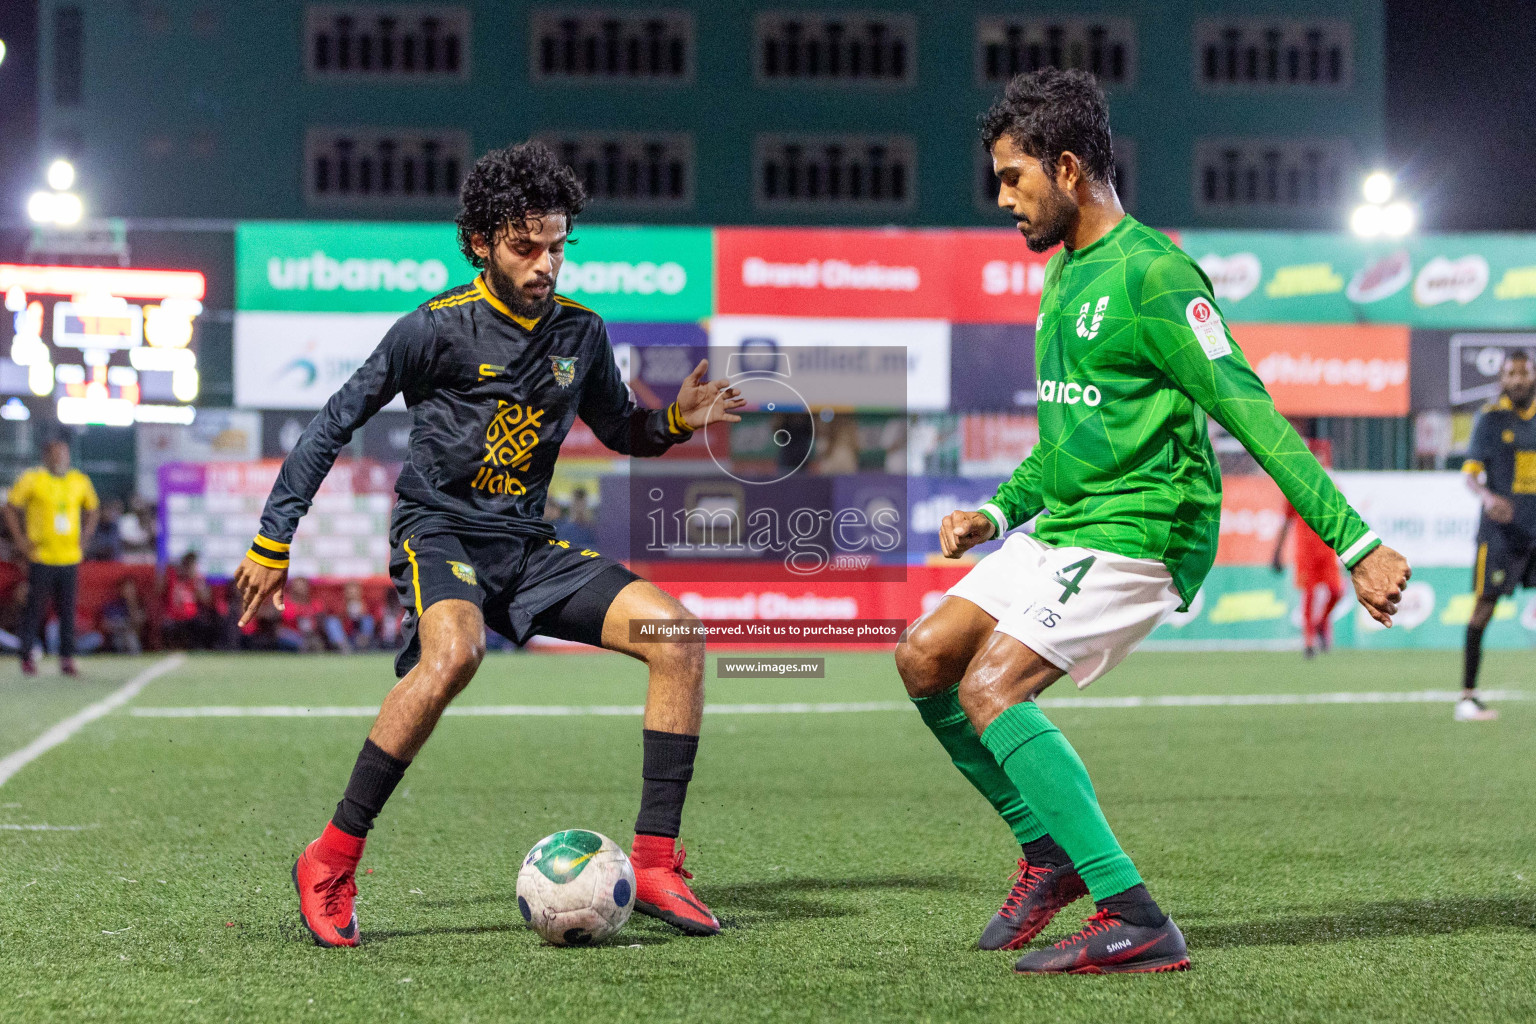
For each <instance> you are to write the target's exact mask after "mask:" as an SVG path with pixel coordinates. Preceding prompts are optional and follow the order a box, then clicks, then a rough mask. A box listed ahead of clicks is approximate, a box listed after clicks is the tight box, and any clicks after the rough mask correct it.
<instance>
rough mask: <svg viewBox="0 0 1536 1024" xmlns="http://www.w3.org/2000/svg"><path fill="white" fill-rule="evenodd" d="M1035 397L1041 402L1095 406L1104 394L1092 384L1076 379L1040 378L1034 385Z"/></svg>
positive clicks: (1102, 398)
mask: <svg viewBox="0 0 1536 1024" xmlns="http://www.w3.org/2000/svg"><path fill="white" fill-rule="evenodd" d="M1035 398H1036V400H1037V401H1039V402H1040V403H1042V404H1054V405H1078V404H1079V403H1081V404H1082V405H1090V406H1097V405H1098V404H1099V403H1100V402H1102V401H1103V400H1104V395H1103V393H1102V392H1101V391H1099V389H1098V388H1096V387H1094V386H1093V385H1092V384H1079V383H1077V381H1059V380H1042V381H1041V382H1040V383H1039V384H1037V385H1036V386H1035Z"/></svg>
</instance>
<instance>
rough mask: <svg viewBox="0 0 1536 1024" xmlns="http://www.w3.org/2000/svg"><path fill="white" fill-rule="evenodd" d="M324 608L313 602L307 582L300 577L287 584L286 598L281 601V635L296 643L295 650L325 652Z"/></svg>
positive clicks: (312, 595)
mask: <svg viewBox="0 0 1536 1024" xmlns="http://www.w3.org/2000/svg"><path fill="white" fill-rule="evenodd" d="M326 615H327V612H326V610H325V606H324V605H322V604H321V603H320V602H319V601H317V600H315V596H314V594H313V593H312V592H311V591H310V589H309V580H306V579H304V578H303V577H302V576H301V577H300V578H298V579H296V580H290V581H289V582H288V596H287V597H286V598H285V599H284V600H283V633H284V634H285V639H287V640H288V641H289V643H290V644H291V643H293V642H294V641H297V643H298V646H297V648H296V650H300V651H323V650H325V632H324V630H325V617H326Z"/></svg>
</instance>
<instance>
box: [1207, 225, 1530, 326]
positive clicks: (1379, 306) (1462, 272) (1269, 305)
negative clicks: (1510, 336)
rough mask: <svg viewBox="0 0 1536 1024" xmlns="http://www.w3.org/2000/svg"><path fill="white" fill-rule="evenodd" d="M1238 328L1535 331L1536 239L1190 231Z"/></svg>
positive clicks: (1223, 307)
mask: <svg viewBox="0 0 1536 1024" xmlns="http://www.w3.org/2000/svg"><path fill="white" fill-rule="evenodd" d="M1181 243H1182V245H1183V248H1184V250H1185V251H1186V252H1188V253H1189V254H1190V256H1192V257H1194V258H1195V260H1197V261H1198V262H1199V263H1200V266H1201V267H1202V268H1204V270H1205V272H1206V273H1207V274H1208V275H1210V277H1211V280H1212V283H1213V284H1214V285H1215V291H1216V299H1217V302H1218V303H1219V304H1220V305H1221V310H1222V313H1223V314H1225V315H1226V317H1227V319H1228V320H1230V321H1236V322H1244V321H1257V322H1263V323H1392V324H1407V325H1409V326H1411V327H1448V328H1478V327H1529V326H1530V325H1531V324H1533V323H1536V237H1533V236H1531V235H1518V234H1423V235H1415V236H1412V237H1410V238H1407V239H1402V240H1396V241H1391V240H1370V241H1367V240H1365V239H1360V238H1356V237H1355V236H1353V235H1350V234H1346V233H1344V232H1287V231H1188V232H1183V233H1182V235H1181Z"/></svg>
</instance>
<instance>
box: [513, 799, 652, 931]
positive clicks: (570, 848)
mask: <svg viewBox="0 0 1536 1024" xmlns="http://www.w3.org/2000/svg"><path fill="white" fill-rule="evenodd" d="M634 906H635V871H634V868H632V867H631V866H630V863H629V858H628V857H626V856H625V855H624V851H623V850H621V849H619V846H618V844H617V843H615V842H614V841H613V840H612V839H609V838H608V837H607V836H605V835H602V834H601V833H598V832H589V831H587V830H586V829H580V828H573V829H566V830H565V831H563V832H556V833H555V834H554V835H551V836H545V837H544V838H543V839H541V840H539V841H538V842H537V843H535V844H534V847H533V849H531V850H529V851H528V856H526V857H524V858H523V867H522V870H521V871H519V872H518V873H517V908H518V910H519V911H521V912H522V915H523V920H524V921H526V922H528V927H530V928H532V929H533V930H534V931H536V932H538V933H539V934H540V935H542V936H543V937H544V939H545V941H546V942H549V943H551V944H553V945H556V946H585V945H590V944H592V943H595V942H602V941H603V940H604V939H607V938H609V937H610V936H612V935H613V934H614V933H615V932H617V931H618V930H619V929H620V928H622V927H624V922H626V921H628V920H629V915H630V912H631V911H633V910H634Z"/></svg>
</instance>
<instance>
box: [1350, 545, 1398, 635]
mask: <svg viewBox="0 0 1536 1024" xmlns="http://www.w3.org/2000/svg"><path fill="white" fill-rule="evenodd" d="M1349 575H1350V578H1351V580H1353V582H1354V584H1355V596H1356V597H1358V598H1359V599H1360V603H1361V604H1363V605H1364V606H1365V610H1366V611H1368V612H1370V613H1371V618H1373V619H1375V620H1376V621H1377V622H1379V623H1381V624H1382V625H1383V626H1386V627H1387V628H1388V629H1390V628H1391V627H1392V616H1394V615H1396V614H1397V602H1399V601H1401V600H1402V599H1403V588H1404V587H1406V586H1407V585H1408V579H1409V577H1411V576H1412V575H1413V570H1412V569H1411V568H1409V567H1408V559H1406V558H1404V557H1403V556H1402V555H1400V554H1398V553H1397V552H1396V551H1393V550H1392V549H1391V548H1389V547H1387V546H1386V545H1385V544H1382V545H1381V546H1380V547H1378V548H1377V549H1376V550H1375V551H1372V552H1371V553H1370V554H1368V555H1366V556H1365V557H1364V558H1362V559H1360V561H1358V562H1356V563H1355V567H1354V568H1353V569H1351V570H1350V573H1349Z"/></svg>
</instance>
